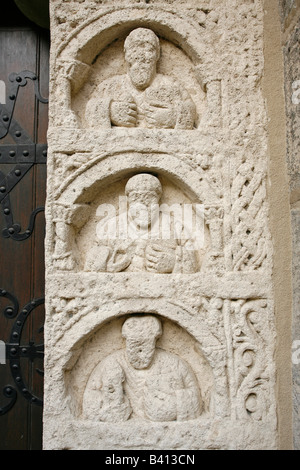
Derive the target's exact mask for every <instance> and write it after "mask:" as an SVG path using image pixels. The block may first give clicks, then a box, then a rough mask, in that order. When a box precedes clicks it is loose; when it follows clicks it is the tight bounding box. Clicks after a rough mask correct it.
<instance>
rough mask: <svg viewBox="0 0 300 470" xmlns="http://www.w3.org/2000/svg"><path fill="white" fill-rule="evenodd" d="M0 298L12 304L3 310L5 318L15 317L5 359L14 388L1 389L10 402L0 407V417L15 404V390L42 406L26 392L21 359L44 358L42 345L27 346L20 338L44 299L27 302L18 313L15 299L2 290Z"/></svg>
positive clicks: (31, 343)
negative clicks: (31, 316)
mask: <svg viewBox="0 0 300 470" xmlns="http://www.w3.org/2000/svg"><path fill="white" fill-rule="evenodd" d="M0 297H5V298H7V299H9V300H10V301H11V302H12V305H11V306H8V307H6V308H5V310H4V315H5V316H6V317H7V318H10V319H13V318H15V317H16V319H15V321H14V324H13V326H12V330H11V334H10V338H9V342H8V343H6V358H7V359H8V360H9V362H10V371H11V375H12V378H13V380H14V383H15V385H16V388H15V387H14V386H12V385H10V384H8V385H6V386H5V387H4V389H3V395H4V396H5V397H6V398H8V399H9V400H10V402H9V403H8V404H7V405H5V406H2V407H0V415H4V414H5V413H7V412H8V411H9V410H10V409H11V408H12V407H13V406H14V404H15V402H16V400H17V395H18V394H17V390H18V391H19V393H21V394H22V395H23V397H24V398H26V400H28V401H30V402H31V403H32V404H35V405H39V406H42V404H43V401H42V399H41V398H39V397H37V396H36V395H35V394H34V393H32V392H31V391H30V390H28V387H27V385H26V382H25V380H24V378H23V376H22V362H21V358H27V359H28V360H30V361H31V362H33V361H34V359H36V358H40V359H43V357H44V345H43V344H37V345H36V344H35V343H34V341H29V344H25V345H24V344H21V336H22V331H23V328H24V325H25V323H26V321H27V319H28V317H29V316H30V314H31V313H32V312H33V311H34V309H35V308H37V307H38V306H39V305H42V304H44V298H39V299H35V300H32V301H31V302H28V303H27V304H26V305H25V306H24V307H23V308H22V310H21V311H20V312H19V313H18V310H19V303H18V300H17V299H16V297H15V296H14V295H13V294H11V293H9V292H7V291H6V290H4V289H0ZM42 331H43V326H42V327H41V328H40V329H39V330H38V332H39V333H41V332H42ZM35 371H36V372H37V373H38V374H39V375H43V371H42V370H41V369H39V368H36V369H35Z"/></svg>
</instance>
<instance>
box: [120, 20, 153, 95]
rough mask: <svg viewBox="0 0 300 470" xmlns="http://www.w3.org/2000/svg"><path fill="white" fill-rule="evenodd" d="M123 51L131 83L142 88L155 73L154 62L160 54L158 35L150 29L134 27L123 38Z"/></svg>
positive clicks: (149, 81)
mask: <svg viewBox="0 0 300 470" xmlns="http://www.w3.org/2000/svg"><path fill="white" fill-rule="evenodd" d="M124 51H125V60H126V62H127V64H128V73H129V76H130V79H131V81H132V83H133V85H134V86H135V87H136V88H138V89H140V90H144V89H145V88H147V87H148V86H149V85H150V84H151V82H152V80H153V78H154V77H155V74H156V63H157V61H158V59H159V56H160V46H159V39H158V37H157V36H156V34H155V33H154V32H153V31H151V29H147V28H137V29H134V30H133V31H132V32H131V33H130V34H129V35H128V36H127V38H126V40H125V44H124Z"/></svg>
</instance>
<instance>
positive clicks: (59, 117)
mask: <svg viewBox="0 0 300 470" xmlns="http://www.w3.org/2000/svg"><path fill="white" fill-rule="evenodd" d="M138 27H145V28H150V29H152V30H153V31H154V32H155V33H156V34H157V35H158V36H159V37H160V38H161V39H162V40H165V41H168V42H170V43H171V44H173V45H174V47H177V48H179V49H181V50H182V52H183V53H184V54H185V55H186V56H187V57H188V58H189V60H190V61H191V64H192V67H193V68H194V73H195V80H196V81H197V82H198V84H199V87H200V88H202V90H204V91H207V94H208V98H207V99H208V100H209V101H211V103H214V106H215V103H216V97H215V95H216V93H219V92H220V89H219V85H217V86H215V85H214V84H215V83H219V80H220V77H218V76H215V72H211V70H212V67H211V62H212V57H214V59H213V60H214V61H215V60H217V59H216V57H217V52H216V51H212V48H213V45H212V44H210V45H209V47H208V45H207V41H205V39H204V34H201V30H200V32H199V25H198V24H194V23H193V20H192V19H191V18H188V17H185V16H184V15H180V14H178V12H175V11H172V10H171V9H163V8H157V7H154V6H152V5H151V8H148V5H143V6H140V7H139V6H135V7H125V8H119V9H118V10H113V9H112V10H110V11H106V12H105V13H103V12H102V13H100V14H99V13H97V14H95V15H94V16H92V17H91V18H90V19H88V20H87V21H85V22H84V23H82V24H81V25H80V26H79V27H78V28H76V29H75V30H74V31H73V32H72V33H71V34H70V35H69V37H68V38H67V39H66V40H65V41H64V42H63V43H62V44H61V46H60V47H59V48H58V51H57V55H56V65H55V67H56V74H55V76H56V77H57V78H54V80H55V81H56V90H57V96H58V100H57V103H56V104H55V107H56V109H55V113H54V115H53V118H54V120H55V121H56V124H57V125H62V124H63V125H65V126H66V127H77V126H78V125H79V124H78V120H77V118H76V115H75V113H74V111H73V109H72V98H73V97H72V95H73V94H76V93H77V92H78V91H79V90H80V89H81V87H82V86H83V85H84V83H85V82H86V81H87V79H88V77H89V76H90V73H91V67H93V64H94V63H95V62H96V60H97V57H98V56H99V55H100V54H101V53H102V52H103V51H104V50H105V49H106V48H107V47H108V46H109V45H110V44H113V43H114V41H117V40H118V39H120V38H125V36H126V35H127V34H129V33H130V32H131V31H132V30H133V29H135V28H138ZM203 31H204V30H203ZM217 69H218V68H217ZM211 84H212V86H211ZM207 87H211V93H210V91H209V89H207ZM210 94H211V95H212V96H211V97H209V95H210ZM208 106H209V103H208Z"/></svg>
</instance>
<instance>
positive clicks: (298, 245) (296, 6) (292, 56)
mask: <svg viewBox="0 0 300 470" xmlns="http://www.w3.org/2000/svg"><path fill="white" fill-rule="evenodd" d="M279 4H280V11H281V24H282V48H283V56H284V73H285V101H286V148H287V167H288V177H289V195H290V214H291V225H292V235H293V248H292V249H293V266H292V272H293V334H292V339H293V343H292V363H293V412H294V415H293V436H294V448H295V449H296V450H299V449H300V310H299V305H300V288H299V276H300V257H299V250H300V228H299V227H300V226H299V224H300V165H299V153H300V47H299V41H300V39H299V38H300V2H299V1H297V0H290V1H282V0H281V1H280V2H279Z"/></svg>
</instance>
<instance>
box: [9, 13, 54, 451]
mask: <svg viewBox="0 0 300 470" xmlns="http://www.w3.org/2000/svg"><path fill="white" fill-rule="evenodd" d="M11 10H12V13H11V16H10V17H8V15H9V12H8V11H7V12H6V14H4V18H2V19H1V24H0V103H1V104H0V223H1V226H0V255H1V268H0V340H1V342H0V449H2V450H39V449H41V448H42V397H43V323H44V236H45V222H44V205H45V196H46V160H47V145H46V133H47V122H48V106H47V97H48V80H49V77H48V72H49V71H48V65H49V32H48V31H46V30H43V29H41V28H39V27H37V26H35V25H34V24H32V23H31V22H30V21H28V20H26V18H25V17H23V15H20V12H18V11H17V9H16V7H14V6H12V8H11ZM5 15H6V16H5ZM14 15H15V16H14ZM2 16H3V15H2ZM4 348H5V354H4Z"/></svg>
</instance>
